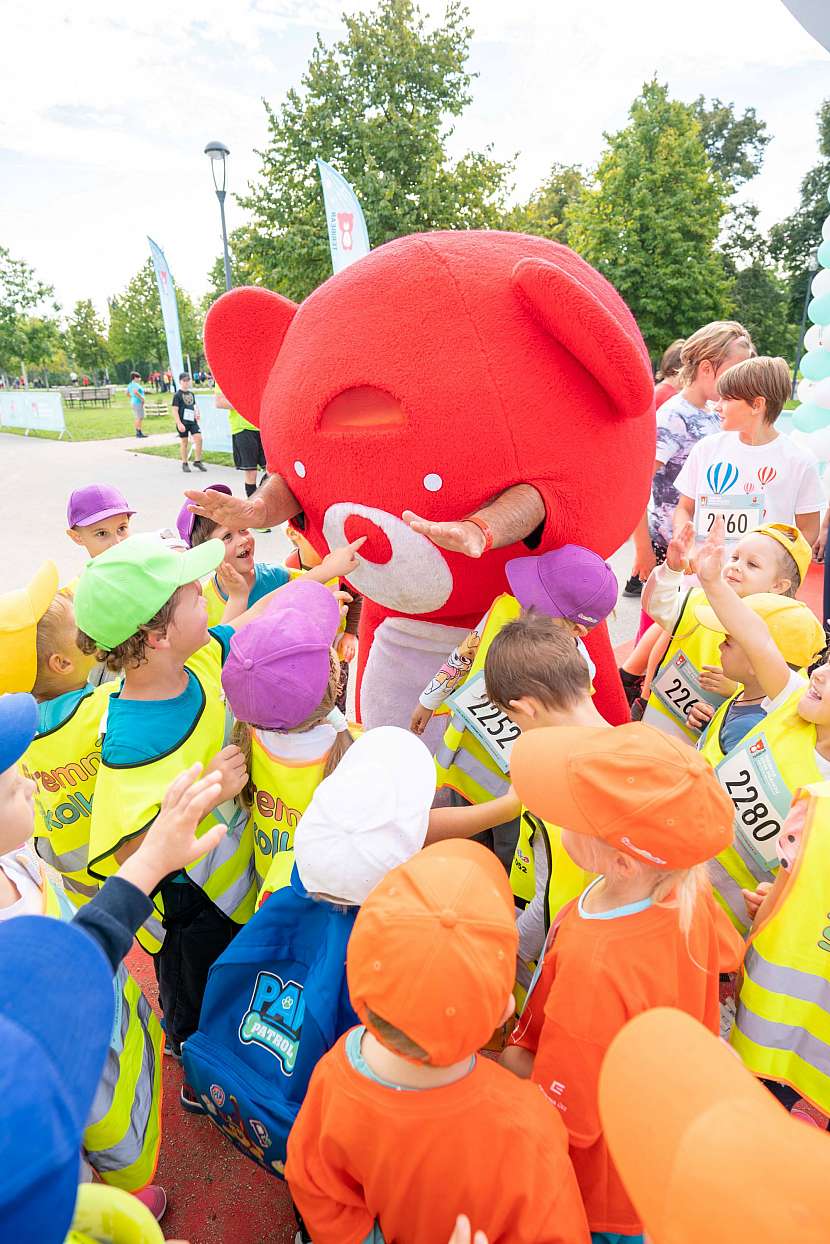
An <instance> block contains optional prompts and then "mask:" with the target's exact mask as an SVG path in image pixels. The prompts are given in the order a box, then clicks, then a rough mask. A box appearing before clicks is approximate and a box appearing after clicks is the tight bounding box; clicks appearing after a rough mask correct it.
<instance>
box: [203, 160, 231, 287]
mask: <svg viewBox="0 0 830 1244" xmlns="http://www.w3.org/2000/svg"><path fill="white" fill-rule="evenodd" d="M205 155H206V156H210V171H211V173H212V174H213V188H214V190H215V191H216V197H217V199H218V200H219V214H220V215H221V217H222V246H223V248H224V252H225V289H230V287H231V258H230V255H229V254H228V230H227V226H226V224H225V186H226V184H227V177H228V166H227V163H226V161H227V158H228V156H229V155H230V151H229V150H228V148H227V147H226V146H225V144H224V143H217V142H213V143H208V145H207V146H206V147H205ZM218 167H219V168H221V174H220V177H217V168H218ZM220 178H221V185H220Z"/></svg>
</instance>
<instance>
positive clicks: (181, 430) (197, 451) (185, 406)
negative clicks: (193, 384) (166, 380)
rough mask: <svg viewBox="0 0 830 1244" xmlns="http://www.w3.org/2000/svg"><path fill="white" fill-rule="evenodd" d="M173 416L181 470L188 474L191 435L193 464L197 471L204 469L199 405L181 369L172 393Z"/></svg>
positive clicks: (205, 468) (184, 372)
mask: <svg viewBox="0 0 830 1244" xmlns="http://www.w3.org/2000/svg"><path fill="white" fill-rule="evenodd" d="M173 416H174V418H175V420H176V431H177V432H178V434H179V443H180V445H181V449H182V470H183V471H187V473H188V474H190V467H189V465H188V462H187V438H188V437H189V436H192V437H193V453H194V455H195V457H194V459H193V465H194V466H195V468H196V470H197V471H206V470H207V467H206V466H205V464H204V462H202V432H201V429H200V427H199V407H198V406H197V405H196V396H195V394H193V393H192V392H191V390H190V374H189V373H188V372H186V371H183V372H182V374H181V375H180V376H179V387H178V389H177V390H176V392H175V393H174V394H173Z"/></svg>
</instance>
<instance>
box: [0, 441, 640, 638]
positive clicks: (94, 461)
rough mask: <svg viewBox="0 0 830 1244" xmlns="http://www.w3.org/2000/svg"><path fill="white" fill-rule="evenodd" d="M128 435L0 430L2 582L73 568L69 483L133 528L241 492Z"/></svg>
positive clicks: (622, 562) (622, 610) (282, 548)
mask: <svg viewBox="0 0 830 1244" xmlns="http://www.w3.org/2000/svg"><path fill="white" fill-rule="evenodd" d="M176 441H177V438H176V437H175V436H174V435H172V434H170V433H160V434H155V435H153V436H150V437H148V438H147V440H146V442H144V444H146V445H165V444H167V445H169V444H174V443H175V442H176ZM138 444H139V442H138V441H136V440H135V438H126V439H123V440H112V441H50V440H45V439H41V438H38V437H33V436H29V437H25V436H13V435H10V434H9V433H0V463H1V464H2V473H1V474H0V478H1V479H2V488H0V530H2V531H3V533H4V539H3V548H4V557H3V563H4V564H3V575H2V580H0V582H2V588H3V590H8V589H10V588H15V587H21V586H22V585H23V584H24V583H25V582H26V581H27V580H28V579H29V578H30V576H31V575H32V573H33V572H34V571H35V569H36V568H37V567H38V566H39V565H40V564H41V563H42V562H43V561H45V560H46V559H47V558H50V557H51V558H52V560H53V561H54V562H56V563H57V566H58V570H59V572H60V579H61V582H62V583H65V582H66V581H67V580H68V579H71V578H73V577H74V576H75V575H76V574H78V572H79V571H80V570H81V567H82V566H83V564H84V552H83V550H82V549H80V548H78V546H77V545H75V544H73V543H72V541H71V540H70V539H69V538H68V536H66V534H65V531H66V501H67V498H68V496H69V494H70V492H71V491H72V490H73V488H80V487H81V486H82V485H83V484H91V483H107V484H114V485H115V486H116V487H118V488H120V489H121V491H122V492H123V493H124V496H125V497H126V498H127V500H128V501H129V502H130V504H131V505H132V506H133V507H134V508H135V510H136V515H135V518H134V519H133V521H132V529H133V531H152V530H156V529H158V528H159V527H169V526H172V525H173V524H174V523H175V521H176V515H177V514H178V512H179V507H180V506H181V504H182V502H183V501H184V489H185V488H187V487H190V486H192V487H194V488H199V487H201V486H203V485H204V484H205V483H211V482H219V481H220V480H221V481H224V482H225V483H227V484H230V485H231V486H232V487H233V489H234V492H236V493H238V494H239V495H242V494H243V493H244V489H243V487H242V479H241V475H240V473H239V472H238V471H234V470H232V469H231V468H230V467H217V466H210V465H208V472H207V474H206V475H200V473H199V472H198V471H193V472H191V474H190V475H184V474H183V472H182V469H181V466H180V465H179V463H178V462H176V461H174V460H173V459H171V458H156V457H153V456H152V455H150V454H140V453H136V452H134V451H135V450H136V448H137V446H138ZM256 544H257V552H256V556H257V558H258V560H260V561H274V562H282V561H283V560H284V558H285V556H286V554H287V553H288V551H289V548H290V545H289V543H288V540H287V539H286V537H285V533H284V532H283V531H282V530H281V529H278V530H276V531H274V532H273V533H272V534H270V535H258V536H257V537H256ZM632 556H633V553H632V548H631V546H630V544H629V545H626V546H624V547H623V548H622V549H620V550H619V552H618V553H616V554H615V555H614V557H612V559H611V564H612V565H613V567H614V570H615V571H616V572H617V577H618V579H619V580H620V584H621V585H622V584H623V583H625V581H626V579H627V578H628V574H629V571H630V568H631V561H632ZM638 617H639V601H637V600H627V599H626V598H625V597H623V596H621V597H620V601H619V604H618V606H617V610H616V616H615V617H614V618H613V619H612V620H611V623H610V630H611V639H612V642H613V643H614V645H617V644H620V643H624V642H625V641H626V640H628V639H630V638H631V637H632V636H633V634H634V633H635V631H636V628H637V620H638Z"/></svg>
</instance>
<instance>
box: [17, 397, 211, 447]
mask: <svg viewBox="0 0 830 1244" xmlns="http://www.w3.org/2000/svg"><path fill="white" fill-rule="evenodd" d="M195 391H196V392H197V393H210V392H212V390H210V389H196V390H195ZM33 392H37V390H33ZM172 396H173V395H172V393H156V392H154V391H152V390H150V389H148V390H147V396H146V400H147V402H149V403H151V404H152V403H153V402H163V403H164V405H165V406H166V407H167V408H168V409H169V407H170V402H171V400H172ZM63 409H64V416H65V418H66V430H67V432H68V433H69V435H70V436H71V438H72V440H73V441H109V440H112V439H113V438H115V437H118V436H132V435H133V432H134V431H135V423H134V422H133V416H132V411H131V407H130V399H129V398H128V397H127V394H126V392H125V391H124V390H123V389H122V390H119V391H118V392H117V393H114V394H113V398H112V405H111V406H92V407H89V408H88V409H83V408H82V409H78V407H74V408H70V407H69V406H67V405H66V403H65V402H64V407H63ZM2 430H3V431H4V432H11V433H13V434H14V435H16V436H24V435H25V429H24V428H7V427H5V426H4V427H3V429H2ZM173 430H174V427H173V416H172V414H170V415H169V416H168V415H159V416H158V418H155V417H154V418H152V419H151V418H148V417H145V419H144V431H145V432H147V433H148V434H149V433H152V432H168V431H169V432H172V431H173ZM29 435H30V436H40V437H44V438H45V439H46V440H49V441H56V440H58V437H59V433H58V432H40V431H32V432H30V433H29ZM220 456H221V455H220Z"/></svg>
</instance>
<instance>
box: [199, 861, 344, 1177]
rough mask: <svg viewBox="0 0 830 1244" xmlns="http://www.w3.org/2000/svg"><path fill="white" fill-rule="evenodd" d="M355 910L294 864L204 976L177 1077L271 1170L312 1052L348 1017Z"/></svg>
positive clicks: (314, 1058) (277, 1164) (281, 1160)
mask: <svg viewBox="0 0 830 1244" xmlns="http://www.w3.org/2000/svg"><path fill="white" fill-rule="evenodd" d="M357 910H358V909H357V908H356V907H351V908H341V907H335V906H334V905H332V904H331V903H326V902H318V901H315V900H313V899H311V898H309V897H308V895H307V894H306V892H305V891H304V890H303V887H302V884H301V882H300V880H299V877H298V875H297V871H296V868H295V869H294V870H293V872H292V876H291V884H290V885H288V886H286V887H284V888H283V889H280V890H277V891H276V892H275V893H273V894H272V895H271V896H270V898H268V900H267V901H266V902H265V903H263V905H262V907H260V909H259V910H258V911H257V912H255V914H254V915H253V916H252V917H251V919H250V920H249V921H248V923H247V924H246V925H245V926H244V927H243V928H242V929H241V930H240V932H239V933H238V934H237V935H236V937H235V938H234V940H233V941H232V942H231V944H230V945H229V946H228V948H227V950H225V952H224V953H223V954H222V955H220V957H219V958H218V959H217V960H216V962H215V963H214V964H213V966H212V967H211V969H210V972H209V974H208V981H207V987H206V989H205V996H204V1000H203V1002H202V1012H201V1016H200V1019H199V1028H198V1030H197V1031H196V1032H195V1033H194V1034H193V1036H192V1037H189V1038H188V1039H187V1041H185V1042H184V1044H183V1046H182V1057H183V1060H184V1069H185V1075H186V1077H187V1080H188V1082H189V1084H190V1085H191V1087H192V1088H193V1089H194V1091H195V1093H196V1095H197V1097H199V1098H200V1099H201V1101H202V1103H203V1104H204V1106H205V1109H206V1110H207V1113H208V1117H209V1118H211V1119H212V1120H213V1122H214V1123H215V1124H216V1126H217V1127H218V1128H219V1130H220V1131H221V1132H224V1134H225V1135H226V1136H227V1137H228V1138H229V1139H230V1140H231V1141H233V1143H234V1144H235V1145H236V1147H237V1149H240V1150H241V1151H242V1152H243V1153H245V1154H247V1155H248V1157H249V1158H251V1159H252V1160H253V1161H254V1162H257V1163H258V1164H259V1165H260V1166H262V1167H264V1168H265V1170H267V1171H270V1173H271V1174H276V1175H278V1176H281V1175H282V1174H283V1172H284V1164H285V1147H286V1142H287V1140H288V1133H289V1132H290V1130H291V1127H292V1125H293V1123H294V1120H295V1118H296V1117H297V1113H298V1112H299V1109H300V1106H301V1105H302V1103H303V1098H304V1097H305V1093H306V1089H307V1087H308V1081H309V1079H310V1077H311V1073H312V1071H313V1070H314V1068H315V1066H316V1065H317V1063H318V1062H319V1060H320V1059H321V1058H322V1056H323V1055H324V1054H325V1053H326V1052H327V1050H330V1049H331V1047H332V1046H333V1045H334V1044H335V1042H336V1041H337V1039H338V1038H339V1037H340V1036H342V1034H343V1033H344V1032H346V1031H347V1030H348V1029H349V1028H351V1027H353V1026H354V1025H355V1024H356V1023H358V1019H357V1016H356V1015H355V1013H354V1011H353V1010H352V1007H351V1004H350V1002H349V994H348V989H347V986H346V945H347V943H348V940H349V935H350V933H351V930H352V925H353V924H354V921H355V917H356V915H357Z"/></svg>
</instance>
